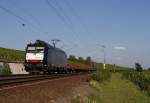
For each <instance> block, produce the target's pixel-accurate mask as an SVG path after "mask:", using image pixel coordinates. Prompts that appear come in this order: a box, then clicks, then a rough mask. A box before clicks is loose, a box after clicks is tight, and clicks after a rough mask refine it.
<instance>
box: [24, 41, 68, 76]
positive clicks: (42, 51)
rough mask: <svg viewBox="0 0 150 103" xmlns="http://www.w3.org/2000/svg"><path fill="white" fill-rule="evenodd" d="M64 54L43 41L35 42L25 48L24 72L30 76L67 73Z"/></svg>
mask: <svg viewBox="0 0 150 103" xmlns="http://www.w3.org/2000/svg"><path fill="white" fill-rule="evenodd" d="M66 64H67V55H66V53H65V52H64V51H63V50H61V49H59V48H56V47H54V46H52V45H50V44H48V43H46V42H45V41H41V40H36V42H35V43H30V44H28V45H27V47H26V52H25V70H26V71H27V72H29V73H30V74H34V73H54V72H65V71H67V70H66V68H65V66H66Z"/></svg>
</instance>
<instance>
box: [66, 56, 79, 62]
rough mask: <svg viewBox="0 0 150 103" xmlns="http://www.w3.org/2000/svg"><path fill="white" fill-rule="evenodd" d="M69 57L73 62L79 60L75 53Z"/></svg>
mask: <svg viewBox="0 0 150 103" xmlns="http://www.w3.org/2000/svg"><path fill="white" fill-rule="evenodd" d="M68 59H69V60H70V61H73V62H75V61H77V59H76V57H75V56H74V55H70V56H69V58H68Z"/></svg>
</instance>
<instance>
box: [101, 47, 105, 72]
mask: <svg viewBox="0 0 150 103" xmlns="http://www.w3.org/2000/svg"><path fill="white" fill-rule="evenodd" d="M101 47H102V48H103V51H104V64H103V68H104V69H106V52H105V48H106V47H105V45H102V46H101Z"/></svg>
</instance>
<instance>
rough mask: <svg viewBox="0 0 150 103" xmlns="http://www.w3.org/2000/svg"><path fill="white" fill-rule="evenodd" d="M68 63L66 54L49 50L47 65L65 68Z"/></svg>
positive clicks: (53, 49)
mask: <svg viewBox="0 0 150 103" xmlns="http://www.w3.org/2000/svg"><path fill="white" fill-rule="evenodd" d="M66 62H67V57H66V54H65V53H64V52H63V51H60V50H58V49H56V48H49V50H48V57H47V63H48V65H49V66H52V67H65V65H66Z"/></svg>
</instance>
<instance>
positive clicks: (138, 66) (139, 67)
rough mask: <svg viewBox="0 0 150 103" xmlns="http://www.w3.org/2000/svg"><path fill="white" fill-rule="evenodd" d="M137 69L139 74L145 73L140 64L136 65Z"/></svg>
mask: <svg viewBox="0 0 150 103" xmlns="http://www.w3.org/2000/svg"><path fill="white" fill-rule="evenodd" d="M135 68H136V71H138V72H142V71H143V68H142V66H141V64H140V63H135Z"/></svg>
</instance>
